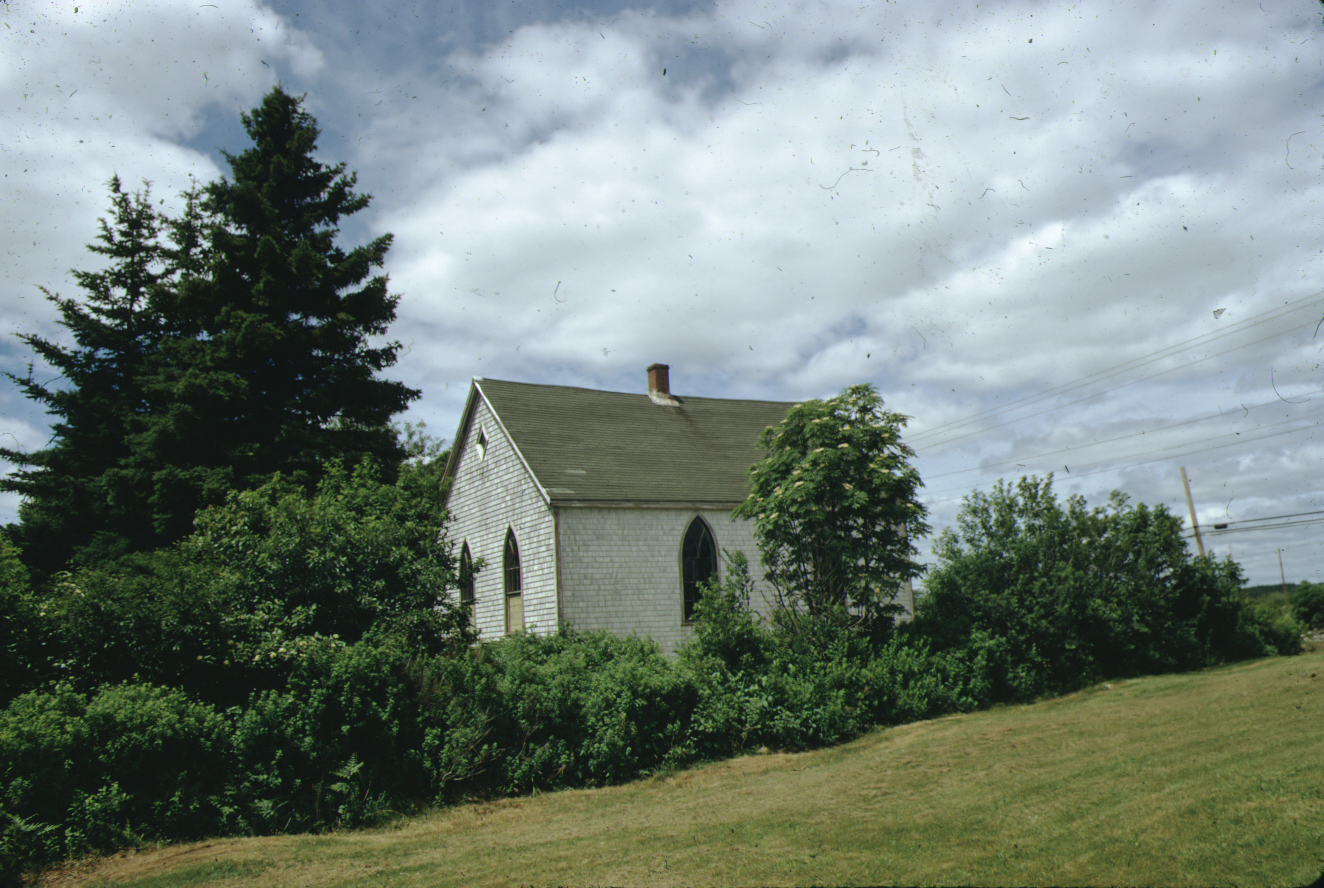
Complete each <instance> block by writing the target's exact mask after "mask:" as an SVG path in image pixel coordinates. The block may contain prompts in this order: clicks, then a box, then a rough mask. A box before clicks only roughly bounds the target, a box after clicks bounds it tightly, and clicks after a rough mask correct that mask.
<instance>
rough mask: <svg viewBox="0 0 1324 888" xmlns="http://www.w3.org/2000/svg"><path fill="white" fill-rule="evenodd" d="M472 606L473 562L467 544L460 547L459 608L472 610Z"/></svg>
mask: <svg viewBox="0 0 1324 888" xmlns="http://www.w3.org/2000/svg"><path fill="white" fill-rule="evenodd" d="M473 606H474V561H473V556H471V555H470V554H469V544H468V543H465V544H464V545H462V546H460V607H464V608H469V609H472V608H473Z"/></svg>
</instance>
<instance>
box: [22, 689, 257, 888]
mask: <svg viewBox="0 0 1324 888" xmlns="http://www.w3.org/2000/svg"><path fill="white" fill-rule="evenodd" d="M227 735H228V730H227V725H226V723H225V719H224V718H223V717H222V716H221V715H220V714H218V713H217V712H216V711H215V710H214V709H212V708H211V707H210V706H207V705H206V704H202V703H196V702H194V701H191V700H189V699H188V698H187V697H186V696H185V695H184V693H183V692H182V691H179V690H178V689H171V688H162V687H155V686H151V685H141V684H123V685H113V686H109V687H106V688H103V689H102V690H101V691H100V692H99V693H97V694H95V695H94V696H92V697H90V698H89V697H88V696H86V695H83V694H80V693H78V692H77V691H75V690H74V689H73V688H71V687H69V686H68V685H59V686H56V687H55V688H54V689H52V690H51V691H49V692H44V693H27V694H24V695H22V696H20V697H18V698H17V699H15V700H14V701H13V703H11V704H10V706H9V707H8V708H7V709H5V710H4V711H3V712H0V792H2V793H3V795H2V796H0V835H2V838H0V848H2V849H3V852H2V856H0V871H5V872H6V873H7V875H8V877H9V878H10V879H12V878H14V875H15V871H16V870H18V869H21V868H24V867H32V866H34V865H40V864H43V863H47V862H50V861H53V860H58V859H61V858H64V857H68V856H75V855H80V854H83V853H87V852H89V851H107V850H112V849H115V848H119V847H123V846H124V845H126V844H132V843H135V842H139V841H144V840H147V841H155V840H177V839H188V838H196V837H199V836H203V835H208V834H212V833H217V832H224V831H226V830H227V828H228V827H230V826H231V825H232V824H231V822H230V819H229V816H228V810H227V806H226V804H225V781H226V778H227V764H228V762H229V756H228V754H227V753H228V743H227V740H228V736H227Z"/></svg>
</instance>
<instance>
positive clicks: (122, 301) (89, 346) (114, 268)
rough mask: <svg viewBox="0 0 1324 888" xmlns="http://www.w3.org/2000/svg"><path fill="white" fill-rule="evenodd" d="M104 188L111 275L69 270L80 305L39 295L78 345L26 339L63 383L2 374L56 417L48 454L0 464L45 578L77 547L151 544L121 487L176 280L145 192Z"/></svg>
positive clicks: (117, 185) (27, 544)
mask: <svg viewBox="0 0 1324 888" xmlns="http://www.w3.org/2000/svg"><path fill="white" fill-rule="evenodd" d="M109 189H110V199H111V215H110V218H109V219H106V218H103V219H101V222H100V225H101V233H100V234H99V235H97V242H96V243H93V244H90V245H89V246H88V249H89V250H91V251H92V252H93V253H96V254H97V255H100V256H104V257H106V258H107V259H108V260H109V265H108V266H107V267H106V268H105V269H103V270H101V271H74V272H73V275H74V279H75V280H76V281H77V282H78V285H79V287H80V288H81V289H82V290H83V292H84V298H83V299H82V300H81V301H80V300H78V299H73V298H66V297H61V296H59V295H57V294H55V293H52V292H51V291H49V290H46V289H45V288H42V292H44V293H45V294H46V297H47V298H48V299H49V300H51V301H52V302H53V303H55V305H56V307H57V308H58V309H59V312H60V324H61V326H63V327H64V328H65V329H66V330H68V331H69V333H70V335H71V336H72V338H73V341H74V345H73V346H72V347H67V346H64V345H61V344H59V343H57V342H54V341H51V340H49V339H46V338H44V337H41V336H38V335H36V334H24V335H21V336H20V337H19V338H20V339H21V340H22V341H23V342H24V343H26V344H27V345H28V346H29V347H30V348H32V350H33V351H34V352H35V353H36V355H37V356H38V357H40V358H41V359H42V360H43V361H44V362H45V363H47V364H49V365H50V366H52V367H54V368H55V369H56V370H57V371H59V374H60V378H61V379H62V384H61V385H59V386H58V387H55V386H53V385H52V384H49V383H42V382H38V381H37V380H36V379H35V378H34V376H33V367H32V365H31V364H29V366H28V373H27V375H26V376H25V377H20V376H16V375H14V374H12V373H7V374H5V375H6V376H8V377H9V378H10V379H11V380H12V381H13V382H15V383H16V384H17V385H18V386H19V388H20V389H22V390H23V392H24V394H25V395H27V397H29V398H31V399H32V400H34V401H36V402H37V403H39V404H42V405H43V406H44V407H45V408H46V411H47V413H48V414H49V415H51V416H54V417H56V421H55V422H54V424H53V425H52V428H51V432H52V437H51V442H52V443H51V444H50V446H49V447H47V448H45V449H43V450H39V451H36V452H34V453H21V452H18V451H14V450H8V449H0V457H3V458H4V459H6V460H8V461H10V462H11V463H14V464H16V465H17V466H19V467H20V468H19V469H18V470H17V471H15V472H13V473H12V474H10V475H9V476H8V477H6V478H3V479H0V490H7V491H11V492H16V493H19V494H21V495H22V496H23V497H24V500H23V503H22V504H21V505H20V507H19V517H20V521H21V524H20V525H18V526H17V527H13V528H11V531H12V532H13V534H14V536H15V538H16V540H17V541H18V542H19V544H20V545H21V547H22V548H23V550H24V553H25V558H26V560H27V561H28V563H29V564H30V565H32V566H33V567H35V568H37V570H38V572H39V573H47V572H49V571H52V570H57V569H59V568H61V567H64V566H66V564H67V562H68V560H69V558H70V557H71V555H72V554H73V553H74V552H75V551H77V550H80V549H84V548H88V547H92V548H94V549H96V550H97V551H100V552H102V553H103V554H104V553H113V552H116V551H122V550H126V549H129V548H137V547H140V546H141V545H143V544H144V542H145V540H144V539H143V538H142V535H141V530H142V528H143V527H144V521H143V519H144V518H145V517H146V516H145V514H144V513H143V512H142V510H141V508H140V505H139V503H138V502H135V497H133V496H132V495H128V496H126V495H125V493H126V491H125V489H124V488H125V486H126V484H125V482H126V479H125V478H124V477H123V476H122V475H120V474H118V472H117V469H118V467H120V465H121V464H122V463H123V461H124V460H125V458H126V457H127V456H128V449H127V448H128V435H129V433H130V430H131V427H132V423H133V421H134V418H135V417H137V416H139V415H140V414H142V412H143V411H144V409H145V406H146V405H145V396H144V392H143V390H142V387H141V385H140V384H139V377H140V376H141V374H142V372H143V367H144V364H145V362H146V360H147V356H148V355H150V354H151V353H152V352H153V351H154V350H155V349H156V348H157V347H158V345H159V343H160V341H161V337H162V333H163V326H162V319H161V315H160V311H159V306H158V304H157V301H158V297H159V293H160V287H161V285H162V283H163V281H164V280H165V279H167V278H168V277H169V276H170V274H171V271H170V268H169V262H168V258H167V255H166V253H167V250H166V249H165V248H164V247H163V245H162V243H161V240H160V218H159V216H158V214H157V212H156V211H155V209H154V208H153V207H152V202H151V195H150V190H149V189H148V188H146V187H144V189H143V190H141V191H136V192H133V193H129V192H126V191H125V190H124V188H123V186H122V184H121V182H120V180H119V178H118V177H115V178H112V179H111V180H110V183H109ZM175 255H177V254H175ZM138 499H141V498H138Z"/></svg>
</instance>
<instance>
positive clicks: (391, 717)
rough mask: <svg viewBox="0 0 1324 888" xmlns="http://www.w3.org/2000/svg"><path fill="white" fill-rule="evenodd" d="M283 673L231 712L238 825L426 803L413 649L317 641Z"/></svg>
mask: <svg viewBox="0 0 1324 888" xmlns="http://www.w3.org/2000/svg"><path fill="white" fill-rule="evenodd" d="M291 670H292V671H291V675H290V678H289V681H288V684H287V686H286V687H285V688H282V689H279V690H266V691H262V692H259V693H257V694H255V695H254V696H253V699H252V700H251V701H250V703H249V705H248V706H247V707H245V708H244V709H243V710H235V724H234V735H233V740H232V742H233V755H234V758H235V774H236V779H235V781H234V783H233V786H232V790H231V793H232V800H233V804H234V805H235V806H236V810H237V812H238V814H237V816H238V817H239V818H240V819H241V821H242V822H243V824H244V826H245V828H246V829H249V830H252V831H254V832H262V833H270V832H289V831H304V830H316V829H326V828H334V827H340V826H347V827H352V826H360V825H363V824H365V823H369V822H372V821H373V820H374V819H376V818H377V817H379V816H380V815H381V814H383V813H384V812H386V811H389V810H400V809H402V808H403V809H409V810H412V809H413V808H415V807H417V806H418V805H420V804H427V803H430V802H431V801H432V793H431V792H430V791H429V776H430V775H429V774H428V771H427V768H426V764H425V760H424V757H423V753H422V746H423V739H424V737H423V733H422V725H421V722H420V710H419V694H418V675H419V671H420V666H419V661H418V654H417V652H416V651H414V650H411V649H410V648H409V647H408V646H407V645H405V644H403V643H401V642H400V641H399V640H398V639H397V640H390V641H388V642H386V643H384V644H382V645H372V644H368V643H360V644H357V645H353V646H350V647H344V646H341V645H338V644H337V643H335V642H333V641H331V640H322V641H321V642H319V643H317V644H310V645H308V646H306V647H305V648H304V649H303V650H302V651H301V652H300V653H299V654H298V655H297V656H296V657H295V658H294V662H293V664H292V666H291Z"/></svg>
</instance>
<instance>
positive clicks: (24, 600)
mask: <svg viewBox="0 0 1324 888" xmlns="http://www.w3.org/2000/svg"><path fill="white" fill-rule="evenodd" d="M39 616H40V609H39V608H38V607H37V603H36V601H35V600H34V598H33V596H32V590H31V588H30V587H29V585H28V572H27V570H26V569H25V568H24V567H23V564H22V562H21V561H19V558H18V550H17V549H16V548H15V547H14V545H13V544H12V543H11V542H10V541H9V536H8V534H6V533H5V532H4V531H3V530H0V706H4V705H5V704H7V703H8V702H9V701H10V700H12V699H13V698H14V697H16V696H18V695H19V694H21V693H22V692H23V691H24V690H26V689H28V688H30V687H32V686H34V685H35V684H36V682H37V680H38V676H39V673H40V658H39V655H38V651H39V649H40V646H41V637H40V629H39V624H38V622H37V620H38V618H39Z"/></svg>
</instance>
